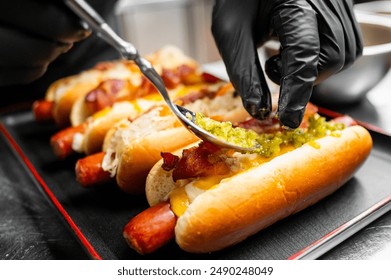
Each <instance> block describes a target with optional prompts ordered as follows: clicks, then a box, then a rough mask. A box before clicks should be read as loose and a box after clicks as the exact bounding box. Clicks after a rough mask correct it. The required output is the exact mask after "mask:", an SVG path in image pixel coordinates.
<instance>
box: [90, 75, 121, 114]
mask: <svg viewBox="0 0 391 280" xmlns="http://www.w3.org/2000/svg"><path fill="white" fill-rule="evenodd" d="M125 86H126V82H125V81H124V80H118V79H110V80H105V81H103V82H101V83H100V84H99V85H98V86H97V87H96V88H95V89H94V90H92V91H90V92H89V93H88V94H87V95H86V97H85V101H86V104H87V108H88V111H89V112H90V113H91V114H93V113H95V112H98V111H100V110H102V109H104V108H106V107H109V106H111V105H113V104H114V102H115V101H117V94H118V93H119V92H120V91H121V90H122V89H123V88H124V87H125Z"/></svg>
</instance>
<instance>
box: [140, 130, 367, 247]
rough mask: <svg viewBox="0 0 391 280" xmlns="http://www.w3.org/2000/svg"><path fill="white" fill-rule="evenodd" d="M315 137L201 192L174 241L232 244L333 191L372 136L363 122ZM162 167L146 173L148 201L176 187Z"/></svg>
mask: <svg viewBox="0 0 391 280" xmlns="http://www.w3.org/2000/svg"><path fill="white" fill-rule="evenodd" d="M316 142H317V143H318V144H319V145H320V148H314V147H313V146H311V145H309V144H305V145H303V146H302V147H300V148H297V149H295V150H293V151H290V152H288V153H285V154H283V155H280V156H277V157H275V158H274V159H272V160H271V161H269V162H267V163H264V164H262V165H261V166H258V167H254V168H252V169H249V170H248V171H246V172H242V173H239V174H237V175H235V176H233V177H231V178H228V179H225V180H223V181H222V182H221V183H220V184H219V185H218V186H217V187H216V188H213V189H211V190H209V191H206V192H204V193H203V194H201V195H199V196H198V197H197V198H196V199H195V200H194V201H193V203H192V204H191V205H190V206H189V207H188V209H187V210H186V212H185V213H184V215H183V216H181V217H179V219H178V222H177V225H176V228H175V234H176V242H177V243H178V244H179V246H180V247H181V248H182V249H183V250H185V251H189V252H196V253H204V252H212V251H217V250H221V249H223V248H225V247H228V246H231V245H233V244H236V243H238V242H240V241H242V240H243V239H245V238H247V237H248V236H250V235H252V234H255V233H256V232H258V231H260V230H262V229H264V228H266V227H267V226H269V225H271V224H273V223H275V222H276V221H278V220H281V219H283V218H285V217H287V216H289V215H291V214H293V213H296V212H298V211H300V210H302V209H304V208H306V207H308V206H310V205H312V204H314V203H316V202H317V201H319V200H321V199H322V198H324V197H326V196H327V195H329V194H331V193H333V192H334V191H336V190H337V189H338V188H339V187H341V186H342V185H343V184H344V183H345V182H347V181H348V180H349V179H350V178H351V177H352V176H353V174H354V173H355V172H356V170H357V169H358V168H359V167H360V166H361V164H362V163H363V162H364V161H365V159H366V158H367V157H368V155H369V153H370V151H371V148H372V139H371V136H370V134H369V132H368V131H367V130H366V129H365V128H363V127H361V126H352V127H349V128H346V129H344V130H343V131H342V133H341V136H340V137H332V136H327V137H324V138H321V139H318V140H317V141H316ZM160 167H161V162H160V163H158V164H156V165H155V166H154V168H153V169H152V170H151V172H150V174H149V175H148V180H147V183H146V193H147V197H148V201H149V203H150V204H155V203H156V202H157V201H162V200H166V199H167V196H168V193H169V192H170V191H171V189H172V188H173V187H174V183H173V181H172V178H171V177H170V176H169V173H167V172H165V171H163V170H162V168H160ZM162 189H163V190H164V191H162Z"/></svg>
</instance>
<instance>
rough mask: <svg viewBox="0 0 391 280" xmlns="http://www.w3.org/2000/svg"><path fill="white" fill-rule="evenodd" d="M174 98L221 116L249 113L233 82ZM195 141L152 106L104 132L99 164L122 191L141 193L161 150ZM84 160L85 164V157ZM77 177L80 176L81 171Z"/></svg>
mask: <svg viewBox="0 0 391 280" xmlns="http://www.w3.org/2000/svg"><path fill="white" fill-rule="evenodd" d="M202 96H203V98H201V97H202ZM177 102H179V103H181V104H182V105H183V106H185V107H187V108H190V109H192V110H196V111H201V112H204V113H205V114H207V115H209V116H211V117H214V118H218V119H222V120H230V121H242V120H245V119H247V118H248V117H249V115H248V113H247V112H246V111H245V110H244V108H243V106H242V102H241V99H240V97H239V96H237V95H236V94H235V93H234V90H233V87H232V85H225V86H223V87H220V88H219V90H217V91H206V92H205V91H203V92H194V93H193V94H189V95H186V96H184V97H183V98H182V99H180V100H177ZM196 141H198V138H196V137H195V136H194V135H193V134H192V133H190V132H189V131H188V130H187V129H186V128H185V127H184V126H183V125H182V124H181V123H180V122H179V121H178V119H177V117H176V116H175V115H173V114H172V112H171V111H170V110H169V109H168V107H167V106H159V107H155V108H153V109H151V110H150V111H148V112H147V113H145V114H143V115H141V116H140V117H138V118H136V119H135V120H133V121H130V120H127V119H125V120H123V121H121V122H119V123H118V124H117V125H116V126H115V127H114V128H113V129H112V131H110V132H109V133H108V134H107V137H106V138H105V143H104V151H105V152H106V154H105V157H104V159H103V163H102V168H103V169H104V170H105V171H108V172H110V173H111V174H112V177H113V179H114V178H115V180H116V182H117V184H118V186H119V187H120V188H121V189H122V190H124V191H125V192H128V193H131V194H137V193H144V185H145V178H146V176H147V174H148V172H149V170H150V169H151V167H152V166H153V165H154V164H155V163H156V162H157V161H158V160H159V159H160V151H161V150H165V151H169V152H173V151H175V150H177V149H179V148H181V147H184V146H186V145H188V144H190V143H193V142H196ZM83 164H85V165H88V160H87V159H86V161H85V162H84V163H83ZM79 166H80V167H81V165H79ZM76 173H77V174H78V170H77V169H76ZM77 177H79V178H80V175H77ZM81 181H83V180H81ZM97 183H98V182H97ZM82 185H83V184H82Z"/></svg>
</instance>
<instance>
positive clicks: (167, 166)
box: [160, 152, 179, 171]
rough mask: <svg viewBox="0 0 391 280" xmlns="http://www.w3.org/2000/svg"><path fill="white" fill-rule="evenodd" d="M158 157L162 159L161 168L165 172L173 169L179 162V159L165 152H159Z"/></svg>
mask: <svg viewBox="0 0 391 280" xmlns="http://www.w3.org/2000/svg"><path fill="white" fill-rule="evenodd" d="M160 155H161V156H162V158H163V165H162V168H163V169H164V170H166V171H170V170H172V169H174V168H175V167H176V166H177V165H178V162H179V157H178V156H176V155H173V154H171V153H167V152H161V153H160Z"/></svg>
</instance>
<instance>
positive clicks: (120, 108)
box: [52, 82, 222, 155]
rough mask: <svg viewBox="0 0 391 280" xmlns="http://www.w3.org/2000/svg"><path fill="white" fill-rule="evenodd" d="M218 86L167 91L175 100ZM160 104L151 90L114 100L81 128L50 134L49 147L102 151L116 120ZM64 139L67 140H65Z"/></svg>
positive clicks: (192, 86) (183, 87)
mask: <svg viewBox="0 0 391 280" xmlns="http://www.w3.org/2000/svg"><path fill="white" fill-rule="evenodd" d="M221 85H222V83H221V82H217V83H214V84H209V83H200V84H195V85H190V86H184V85H178V86H177V87H176V88H175V89H172V90H170V91H169V94H170V96H171V98H173V99H174V100H175V99H183V100H185V99H189V98H192V96H193V97H194V96H195V95H196V97H195V99H196V98H200V97H201V96H202V95H203V94H205V92H209V91H215V89H216V88H219V87H220V86H221ZM186 96H188V97H186ZM163 103H164V101H163V98H162V97H161V95H160V94H158V93H151V94H149V95H147V96H144V97H139V98H136V99H134V100H131V101H121V102H116V103H114V104H113V105H112V106H111V107H107V108H104V109H102V110H100V111H98V112H96V113H94V114H93V115H92V116H90V117H88V118H87V120H86V121H85V122H84V123H83V125H84V130H83V131H78V132H77V133H74V134H72V135H68V133H69V134H71V133H72V131H73V129H70V128H67V129H65V130H64V131H60V132H58V133H57V134H56V135H55V136H54V137H52V139H53V138H54V139H55V140H53V141H52V146H55V147H62V148H63V149H64V151H57V153H56V154H62V155H70V154H72V153H74V152H77V153H84V154H87V155H90V154H93V153H96V152H99V151H101V150H102V144H103V142H104V138H105V136H106V134H107V133H108V132H109V130H110V129H111V128H112V127H113V126H114V125H115V124H116V123H117V122H119V121H121V120H123V119H130V120H133V119H135V118H137V117H138V116H140V115H142V114H143V113H144V112H146V111H148V110H149V109H150V108H152V107H154V106H158V105H160V104H163ZM64 138H65V139H67V140H66V141H64V140H63V139H64ZM69 140H72V141H69ZM54 141H59V142H62V145H56V144H55V143H54ZM65 142H66V143H68V145H67V146H65V145H64V143H65Z"/></svg>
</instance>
